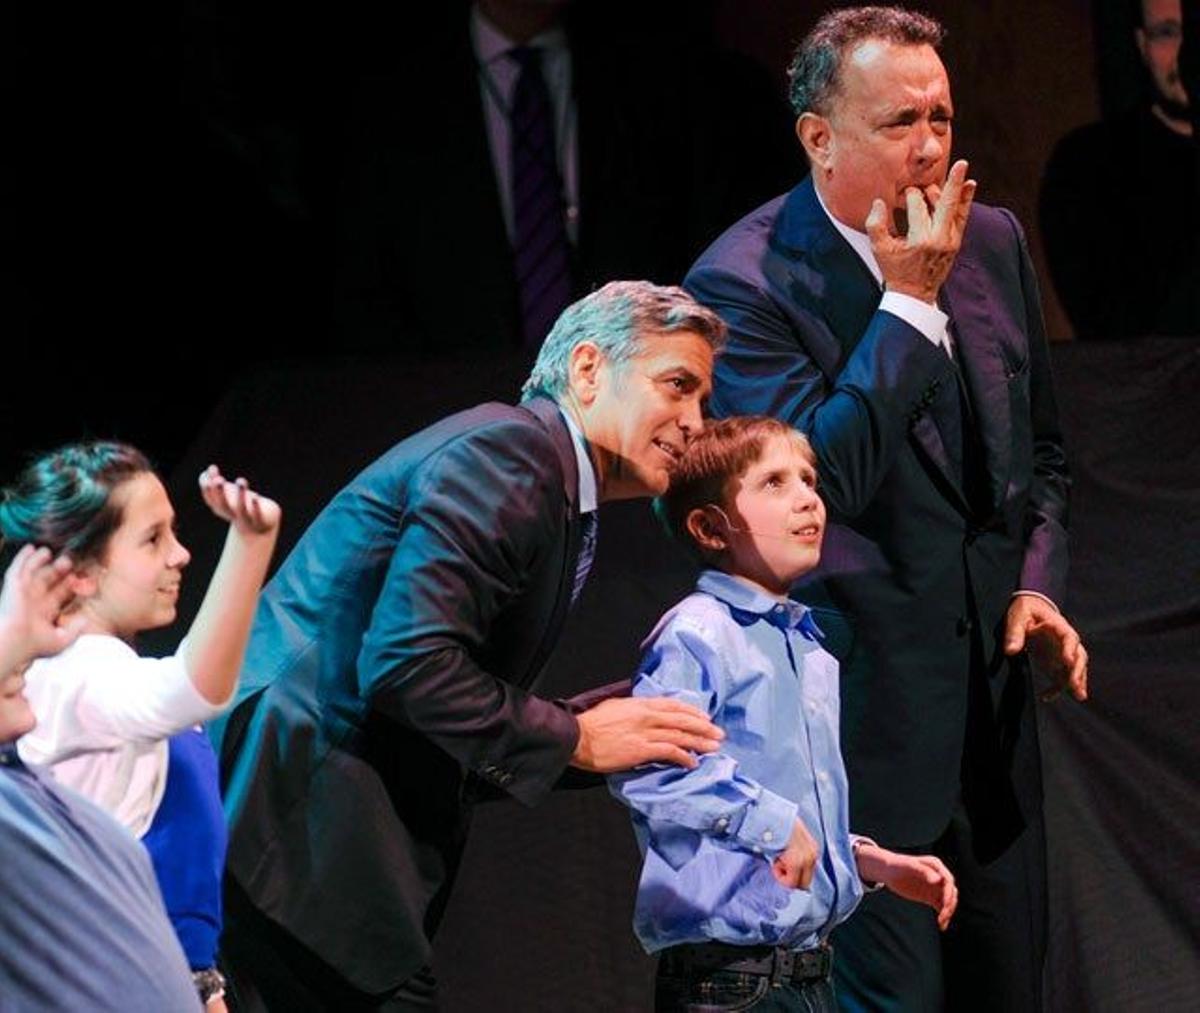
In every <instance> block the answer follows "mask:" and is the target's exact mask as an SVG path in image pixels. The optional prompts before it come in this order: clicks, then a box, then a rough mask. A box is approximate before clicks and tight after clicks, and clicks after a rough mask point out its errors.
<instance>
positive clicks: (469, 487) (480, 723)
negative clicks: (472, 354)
mask: <svg viewBox="0 0 1200 1013" xmlns="http://www.w3.org/2000/svg"><path fill="white" fill-rule="evenodd" d="M557 461H558V458H557V455H556V453H555V450H554V448H553V447H552V446H551V445H550V443H549V441H548V440H547V438H546V436H545V434H544V433H542V432H541V431H540V430H539V429H537V428H536V427H535V426H531V425H528V424H515V423H514V424H511V425H498V426H491V427H485V428H483V429H481V430H478V431H475V432H471V433H468V434H465V435H463V436H461V437H459V438H458V439H456V440H454V441H452V442H451V443H449V444H447V445H446V446H444V447H443V448H441V449H440V450H439V451H438V452H436V453H435V454H434V455H432V456H431V457H430V458H428V459H427V460H426V461H424V462H423V463H422V464H421V465H420V466H419V468H418V472H417V474H416V475H415V476H414V477H413V479H412V481H411V482H410V485H409V499H408V502H407V503H406V505H405V509H404V512H403V516H402V518H401V520H400V532H399V539H398V541H397V543H396V545H395V549H394V552H393V555H392V559H391V562H390V565H389V567H388V570H387V574H386V576H385V578H384V581H383V586H382V588H381V589H380V593H379V596H378V599H377V602H376V605H375V609H374V612H373V614H372V616H371V622H370V625H369V627H368V629H367V632H366V634H365V636H364V638H363V646H362V650H361V653H360V655H359V659H358V678H359V690H360V693H361V695H362V697H363V698H364V699H367V700H369V701H370V703H371V706H372V707H374V708H375V709H377V710H379V711H380V712H382V713H384V714H386V715H387V716H389V717H391V718H392V719H393V720H396V721H398V722H400V723H402V724H404V725H406V726H408V727H411V728H413V729H415V730H417V731H419V732H420V733H421V734H422V735H424V736H426V737H427V738H429V739H430V740H432V741H433V742H435V743H436V744H437V745H438V746H440V747H441V748H442V749H444V750H445V751H446V752H447V753H449V754H450V755H451V756H453V757H454V758H455V759H456V760H458V761H459V763H461V764H462V765H463V767H464V768H465V769H467V770H471V771H474V772H475V773H477V774H479V775H480V776H481V777H483V778H484V780H486V781H488V782H490V783H492V784H495V785H497V786H499V787H502V788H504V789H505V790H506V791H508V792H509V793H510V794H512V795H513V796H515V797H516V798H518V799H519V800H521V801H522V802H525V803H526V804H533V803H534V802H536V801H538V800H539V799H540V798H541V796H542V795H543V794H544V793H545V792H546V791H547V790H548V789H549V788H550V787H551V786H552V785H553V783H554V781H555V780H556V779H557V778H558V776H559V775H560V774H561V773H562V771H563V768H564V767H565V766H566V764H567V761H568V760H569V759H570V756H571V753H572V752H573V751H574V748H575V745H576V742H577V739H578V734H579V732H578V725H577V724H576V721H575V718H574V717H572V716H571V714H570V712H569V709H568V708H567V707H566V706H565V705H564V704H561V703H555V702H550V701H547V700H543V699H541V698H539V697H536V696H534V695H532V694H530V693H527V692H526V691H524V690H523V689H521V688H520V687H518V686H515V685H512V684H511V683H510V682H508V681H506V679H505V678H503V677H501V676H499V675H497V674H496V673H495V672H492V671H488V669H487V668H486V667H485V663H484V661H483V659H485V658H488V659H492V660H493V661H495V659H497V658H499V657H502V655H503V650H502V645H496V644H493V643H492V642H491V638H492V633H493V624H494V622H495V620H496V618H497V617H498V616H499V615H500V613H501V612H502V611H503V610H504V609H505V608H506V606H509V605H510V604H511V603H513V602H514V599H516V598H517V597H518V596H520V595H522V594H524V593H526V591H527V590H528V588H529V585H530V575H531V574H532V573H533V572H534V571H535V569H536V568H537V567H539V566H542V565H545V562H546V560H545V557H546V555H547V554H550V556H551V558H554V554H555V552H556V548H557V547H556V545H555V539H565V538H566V513H565V511H566V504H565V500H564V496H563V487H562V482H563V479H562V474H561V472H560V470H559V467H558V464H557ZM518 674H519V673H518Z"/></svg>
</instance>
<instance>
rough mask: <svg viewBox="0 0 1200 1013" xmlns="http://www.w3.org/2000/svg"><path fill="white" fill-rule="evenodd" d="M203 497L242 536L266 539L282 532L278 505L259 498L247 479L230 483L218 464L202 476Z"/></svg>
mask: <svg viewBox="0 0 1200 1013" xmlns="http://www.w3.org/2000/svg"><path fill="white" fill-rule="evenodd" d="M200 495H201V496H203V497H204V502H205V503H207V504H208V508H209V509H210V510H211V511H212V512H213V513H214V514H216V515H217V516H218V517H220V518H221V519H222V520H226V521H228V522H229V523H230V524H231V525H232V526H233V527H234V528H236V529H237V530H238V531H239V532H241V533H243V534H255V535H265V534H270V533H272V532H274V531H277V530H278V528H279V519H280V517H281V516H282V513H283V512H282V511H281V510H280V508H279V504H278V503H276V502H275V501H274V500H273V499H268V498H267V497H266V496H260V495H259V494H258V493H256V492H255V491H254V490H253V489H251V488H250V485H249V483H248V482H247V481H246V480H245V479H244V478H239V479H238V480H237V481H235V482H231V481H229V479H227V478H225V477H224V476H223V475H222V474H221V471H220V469H219V468H218V467H217V466H216V465H215V464H210V465H209V466H208V467H207V468H205V469H204V470H203V471H202V472H200Z"/></svg>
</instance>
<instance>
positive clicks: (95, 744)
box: [0, 442, 280, 1010]
mask: <svg viewBox="0 0 1200 1013" xmlns="http://www.w3.org/2000/svg"><path fill="white" fill-rule="evenodd" d="M200 492H201V495H202V497H203V498H204V501H205V503H207V504H208V506H209V508H210V509H211V510H212V512H213V513H214V514H216V515H217V516H218V517H219V518H221V519H222V520H225V521H228V522H229V534H228V537H227V538H226V541H225V547H224V550H223V552H222V554H221V558H220V561H219V562H218V564H217V568H216V571H215V573H214V574H213V578H212V580H211V582H210V583H209V586H208V591H207V593H206V594H205V596H204V601H203V603H202V604H201V606H200V610H199V612H198V613H197V615H196V618H195V621H194V622H193V623H192V625H191V628H190V629H189V631H188V633H187V635H186V637H185V638H184V640H183V642H182V643H181V644H180V646H179V649H178V650H177V651H176V652H175V654H173V655H171V656H170V657H166V658H142V657H139V656H138V655H137V653H136V652H135V651H134V649H133V646H132V643H133V641H134V638H135V637H136V636H137V634H138V633H140V632H142V631H143V630H149V629H155V628H157V627H160V626H165V625H167V624H169V623H170V622H172V621H173V620H174V618H175V610H176V602H177V601H178V598H179V588H180V581H181V579H182V575H183V569H184V567H185V566H187V563H188V561H189V559H190V558H191V557H190V554H189V553H188V550H187V549H186V548H184V546H183V545H182V544H180V542H179V540H178V539H177V538H176V537H175V527H174V522H175V512H174V510H173V509H172V507H171V502H170V499H169V498H168V496H167V492H166V489H165V488H164V487H163V484H162V482H161V481H160V480H159V478H158V476H157V475H155V474H154V472H153V470H152V469H151V467H150V464H149V462H148V461H147V460H146V458H145V457H144V456H143V455H142V454H141V453H140V452H139V451H138V450H136V449H135V448H133V447H130V446H128V445H125V444H121V443H113V442H95V443H80V444H74V445H71V446H68V447H64V448H62V449H61V450H58V451H55V452H54V453H51V454H47V455H45V456H44V457H41V458H39V459H38V460H36V461H34V462H33V464H31V465H30V466H29V467H28V468H27V469H26V470H25V471H24V472H23V473H22V475H21V476H20V477H19V478H18V480H17V481H16V482H15V483H14V484H13V485H12V486H11V487H10V488H8V489H6V490H5V491H4V494H3V502H0V533H2V534H3V536H4V538H5V539H6V540H7V541H10V542H27V543H32V544H35V545H39V546H45V547H47V548H48V549H50V550H51V551H52V552H54V553H55V554H62V553H65V554H67V555H69V556H70V558H71V560H72V563H73V566H74V569H73V570H72V572H71V573H70V574H69V576H67V578H66V580H67V582H68V583H69V586H70V590H71V597H70V599H69V600H68V601H67V603H66V605H65V606H64V608H63V610H62V613H61V615H60V618H59V622H60V623H61V624H63V625H64V626H70V627H71V628H72V632H74V629H75V628H76V627H81V628H82V634H81V635H80V636H79V638H78V639H77V640H76V641H75V643H74V644H72V645H71V646H70V647H68V648H67V649H66V650H64V651H63V652H62V653H60V654H58V655H56V656H54V657H51V658H43V659H40V660H38V661H35V662H34V663H33V664H32V665H31V666H30V668H29V671H28V672H27V676H26V678H27V689H26V693H27V695H28V697H29V700H30V703H31V705H32V707H33V710H34V713H35V715H36V716H37V726H36V728H35V729H34V730H33V731H32V732H30V733H29V734H28V735H26V736H24V738H22V739H21V741H20V745H19V750H20V753H21V756H22V758H23V759H24V760H25V761H26V762H28V763H34V764H39V765H42V766H44V767H45V768H47V769H48V770H49V771H50V773H51V774H52V775H53V776H54V777H55V779H56V780H58V781H60V782H62V783H64V784H67V785H69V786H70V787H72V788H74V789H75V790H77V791H79V792H81V793H82V794H84V795H86V796H87V797H89V798H90V799H92V801H94V802H96V803H97V804H98V805H100V806H101V808H104V809H107V810H108V811H109V812H110V813H112V814H113V815H114V816H115V817H116V818H117V820H118V821H119V822H120V823H122V824H123V825H124V826H125V827H126V828H128V829H129V830H130V831H131V832H132V833H133V834H134V836H136V837H139V838H141V840H142V841H143V843H144V844H145V845H146V847H147V849H148V850H149V852H150V856H151V859H152V861H153V863H154V867H155V872H156V873H157V875H158V879H159V885H160V887H161V888H162V892H163V897H164V900H165V901H166V904H167V911H168V913H169V914H170V916H171V922H172V924H173V925H174V927H175V930H176V933H177V934H178V935H179V938H180V942H181V943H182V944H183V948H184V951H185V953H186V954H187V956H188V960H189V963H190V964H191V966H192V969H193V971H194V972H195V977H196V981H197V988H198V989H199V991H200V993H201V996H202V998H204V999H205V1001H206V1002H209V1004H210V1005H209V1008H210V1009H212V1010H219V1009H222V1008H223V1005H224V1004H223V1000H222V999H221V998H220V994H219V993H220V992H221V990H222V987H223V983H222V982H221V979H220V975H219V974H218V973H217V972H216V947H217V940H218V937H219V935H220V928H221V901H220V897H221V894H220V887H221V872H222V868H223V866H224V859H225V843H226V830H225V823H224V818H223V815H222V811H221V800H220V794H219V790H218V781H217V762H216V757H215V756H214V754H213V751H212V748H211V746H210V745H209V743H208V739H207V737H206V736H205V735H204V734H203V732H201V730H200V729H199V728H198V727H197V725H198V723H200V722H203V721H207V720H209V719H211V718H213V717H216V716H217V715H218V714H220V713H221V712H222V711H223V710H224V709H225V708H226V707H227V706H228V705H229V704H230V703H231V702H232V700H233V695H234V690H235V689H236V686H237V677H238V671H239V669H240V667H241V662H242V655H243V653H244V651H245V647H246V641H247V638H248V636H249V632H250V624H251V621H252V619H253V616H254V609H255V605H256V602H257V599H258V591H259V588H260V587H261V586H262V582H263V579H264V577H265V576H266V572H267V566H268V564H269V562H270V558H271V553H272V551H273V549H274V546H275V539H276V535H277V534H278V530H279V519H280V510H279V506H278V504H276V503H275V502H274V501H272V500H269V499H267V498H266V497H263V496H260V495H258V494H257V493H255V492H252V491H251V490H250V489H249V488H248V487H247V484H246V482H245V480H244V479H238V480H237V481H236V482H230V481H228V480H226V479H225V478H223V477H222V476H221V474H220V472H219V471H218V470H217V468H216V467H215V466H212V467H209V468H208V469H207V470H205V471H204V472H203V473H202V474H201V475H200Z"/></svg>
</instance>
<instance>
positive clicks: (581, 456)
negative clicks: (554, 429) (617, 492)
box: [558, 405, 599, 514]
mask: <svg viewBox="0 0 1200 1013" xmlns="http://www.w3.org/2000/svg"><path fill="white" fill-rule="evenodd" d="M558 411H559V414H561V415H562V417H563V421H564V422H566V424H567V429H569V430H570V431H571V442H572V443H573V444H574V446H575V460H576V461H577V462H578V463H579V512H580V513H581V514H588V513H591V512H592V511H593V510H595V509H596V507H597V506H599V502H598V500H599V497H598V496H597V493H596V469H595V468H593V467H592V455H591V453H590V452H589V451H588V442H587V439H586V438H585V437H584V435H583V433H582V432H581V431H580V429H579V427H578V426H577V425H576V424H575V420H574V419H573V418H571V413H570V412H568V411H567V410H566V409H564V408H563V406H562V405H559V406H558Z"/></svg>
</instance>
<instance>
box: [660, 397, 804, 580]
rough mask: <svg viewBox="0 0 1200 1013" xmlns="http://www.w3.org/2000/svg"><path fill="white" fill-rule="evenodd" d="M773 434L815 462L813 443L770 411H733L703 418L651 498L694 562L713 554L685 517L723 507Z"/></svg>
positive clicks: (666, 524)
mask: <svg viewBox="0 0 1200 1013" xmlns="http://www.w3.org/2000/svg"><path fill="white" fill-rule="evenodd" d="M775 436H785V437H787V438H788V439H791V440H793V441H794V442H795V444H796V446H797V447H799V448H801V449H802V450H803V452H804V454H805V456H806V457H807V458H808V460H809V461H810V462H811V463H812V464H813V465H814V466H815V465H816V463H817V461H816V455H815V454H814V453H813V450H812V446H811V445H810V444H809V442H808V440H807V439H806V438H805V436H804V434H803V433H801V432H800V431H799V430H796V429H793V428H792V427H791V426H789V425H787V424H786V423H784V422H780V421H779V420H778V419H775V418H771V417H770V416H769V415H735V416H733V417H731V418H727V419H721V420H719V421H715V422H714V421H711V420H710V421H708V422H706V423H705V426H704V430H703V432H701V433H700V434H699V435H697V436H696V437H695V439H693V440H692V441H691V442H690V443H689V444H688V445H687V449H686V450H685V451H684V452H683V456H682V457H681V458H680V459H679V460H678V461H677V462H676V464H675V467H674V468H673V469H672V470H671V485H670V487H669V488H668V489H667V491H666V492H665V493H663V494H662V495H661V496H660V497H658V499H656V500H655V501H654V511H655V513H656V514H657V515H658V519H659V520H660V521H661V522H662V524H663V526H664V527H665V528H666V529H667V532H668V533H669V534H670V535H671V537H672V538H674V539H676V540H677V541H678V542H679V544H680V545H682V546H683V547H684V548H685V549H687V551H688V552H689V553H691V555H693V556H694V557H695V558H696V559H697V560H698V561H699V562H701V563H709V564H711V563H712V562H713V561H714V557H713V554H712V553H711V552H710V551H709V550H707V549H705V548H703V547H701V546H700V545H699V544H698V543H697V542H696V540H695V538H693V537H692V534H691V532H690V531H689V530H688V526H687V521H688V515H689V514H691V512H692V511H693V510H696V509H700V508H703V507H705V506H709V505H715V506H718V507H720V508H721V509H722V510H724V509H726V508H727V507H728V503H729V492H730V488H729V487H730V484H731V483H732V482H733V481H734V480H735V479H738V478H740V477H741V476H742V475H744V474H745V473H746V470H747V469H748V468H749V467H750V466H751V465H752V464H754V463H755V462H756V461H758V459H759V458H760V457H762V453H763V448H764V447H765V446H766V444H767V441H768V440H770V439H771V438H772V437H775Z"/></svg>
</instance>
